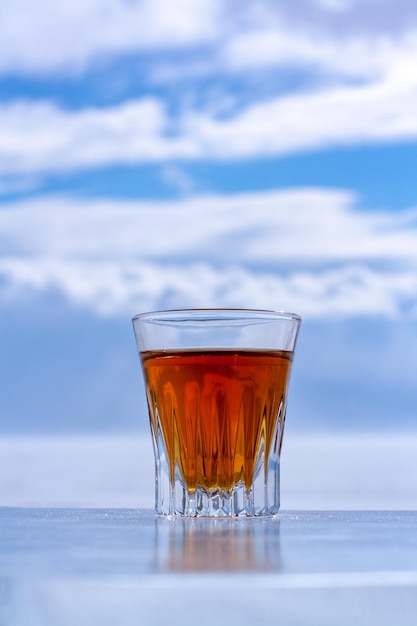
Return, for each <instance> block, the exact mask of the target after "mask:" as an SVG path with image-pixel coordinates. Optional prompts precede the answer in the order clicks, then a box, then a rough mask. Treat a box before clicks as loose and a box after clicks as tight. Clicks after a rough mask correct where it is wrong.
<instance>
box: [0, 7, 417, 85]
mask: <svg viewBox="0 0 417 626" xmlns="http://www.w3.org/2000/svg"><path fill="white" fill-rule="evenodd" d="M413 18H414V21H413ZM413 24H414V27H415V9H414V7H413V4H412V3H411V2H410V1H409V0H398V1H397V2H395V3H392V0H385V1H384V0H380V1H379V2H375V1H373V0H365V1H364V0H363V1H362V2H349V3H347V2H345V1H344V0H343V1H342V0H319V1H317V2H312V1H311V0H293V2H290V3H277V2H271V1H269V0H256V1H255V2H253V1H247V2H245V3H242V2H236V1H233V0H176V2H172V1H171V0H72V2H71V3H68V2H67V3H65V2H50V0H3V2H2V3H1V4H0V72H5V73H15V72H16V73H21V72H23V73H34V74H38V73H44V74H45V73H51V72H54V73H56V74H60V73H62V71H66V72H68V71H82V70H83V69H85V68H87V67H89V66H91V65H92V64H93V63H94V62H95V61H96V60H97V59H98V58H101V59H107V58H109V57H110V56H114V55H118V54H126V53H127V54H132V53H137V52H141V51H146V50H158V51H159V52H161V51H171V50H172V49H173V48H179V49H183V50H195V49H196V48H199V47H200V48H202V49H206V50H208V51H209V52H210V54H212V55H213V57H216V50H217V49H219V47H220V48H221V46H222V45H223V44H225V45H226V48H227V47H228V45H229V42H230V43H231V49H233V48H235V49H236V47H237V48H239V45H240V44H239V42H241V40H242V39H241V38H242V37H243V38H244V37H245V33H249V34H250V33H251V32H252V31H253V32H255V33H258V34H262V33H264V34H265V35H268V32H271V31H272V32H273V33H274V36H278V37H282V38H283V39H284V40H286V41H287V44H286V46H285V49H286V54H287V55H288V53H291V52H292V53H294V55H295V59H297V58H300V53H299V50H298V45H300V50H306V45H307V47H310V48H311V45H313V48H314V43H315V42H316V43H317V48H318V50H320V49H323V48H324V49H325V48H326V46H327V45H328V43H330V44H331V45H332V42H333V44H334V43H335V42H340V48H339V51H340V50H341V49H342V46H343V45H345V44H346V43H347V46H348V48H349V47H350V48H351V43H349V42H350V41H351V40H355V38H356V37H357V36H359V37H360V38H361V39H363V40H364V44H365V47H368V49H370V50H372V42H373V43H375V41H376V42H378V40H379V39H380V38H385V39H386V38H388V39H390V38H392V41H394V42H395V41H398V40H399V39H400V38H401V36H402V35H403V34H404V33H405V32H407V31H409V30H411V29H412V28H413ZM289 33H290V34H291V37H293V40H294V42H297V44H298V45H297V46H294V45H293V44H292V43H291V39H290V38H289V37H288V34H289ZM374 37H375V38H376V40H375V41H372V40H373V38H374ZM235 38H236V43H235V42H234V39H235ZM303 38H305V41H306V43H303ZM369 40H371V41H369ZM323 42H324V46H323ZM326 42H327V43H326ZM367 42H368V43H367ZM260 44H261V49H264V45H263V44H262V42H261V41H260ZM359 45H360V46H361V45H362V44H359ZM313 48H311V52H312V54H313V58H314V57H315V56H317V54H316V52H315V51H314V49H313ZM373 50H374V54H375V52H376V51H377V46H375V45H374V46H373ZM252 52H254V54H255V58H256V57H257V56H258V55H257V53H256V49H252ZM374 54H371V55H370V56H369V55H363V57H362V61H363V64H364V65H366V64H367V63H371V64H372V63H373V58H374ZM346 56H347V55H343V54H342V55H337V56H336V57H335V60H337V61H338V62H340V63H341V65H342V66H343V65H344V64H345V63H346ZM243 58H244V59H245V60H246V61H247V63H248V67H250V66H251V65H252V60H251V56H250V55H247V54H245V53H243ZM258 58H259V57H258ZM335 60H331V61H332V62H335Z"/></svg>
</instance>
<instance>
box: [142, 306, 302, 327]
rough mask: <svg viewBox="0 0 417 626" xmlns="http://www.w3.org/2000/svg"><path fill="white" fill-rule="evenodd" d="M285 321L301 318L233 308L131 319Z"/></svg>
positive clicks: (167, 312)
mask: <svg viewBox="0 0 417 626" xmlns="http://www.w3.org/2000/svg"><path fill="white" fill-rule="evenodd" d="M245 318H246V319H252V320H256V319H259V320H270V321H278V320H287V321H293V322H298V323H300V322H301V321H302V318H301V316H300V315H298V314H297V313H291V312H289V311H283V310H282V311H276V310H272V309H244V308H233V307H226V308H222V307H218V308H216V307H213V308H185V309H181V308H180V309H162V310H159V311H146V312H144V313H138V314H137V315H134V316H133V317H132V321H133V322H136V321H143V322H152V321H166V322H172V323H181V322H190V321H193V322H196V321H205V322H207V321H210V320H218V321H220V320H224V321H231V320H239V319H240V320H243V319H245Z"/></svg>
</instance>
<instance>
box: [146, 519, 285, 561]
mask: <svg viewBox="0 0 417 626" xmlns="http://www.w3.org/2000/svg"><path fill="white" fill-rule="evenodd" d="M155 523H156V531H155V532H156V567H157V570H158V571H163V572H213V571H240V572H245V571H254V570H256V571H266V570H268V571H271V570H275V571H277V570H279V569H280V567H281V556H280V538H279V521H278V520H258V519H253V518H248V519H246V520H237V521H235V520H233V519H230V518H229V519H227V518H226V519H224V518H223V519H219V518H217V519H212V518H211V519H210V518H205V519H184V518H183V519H181V518H177V519H175V520H174V521H173V522H171V523H168V522H166V520H164V519H162V518H158V519H157V520H156V522H155Z"/></svg>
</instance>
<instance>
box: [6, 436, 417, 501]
mask: <svg viewBox="0 0 417 626" xmlns="http://www.w3.org/2000/svg"><path fill="white" fill-rule="evenodd" d="M153 472H154V470H153V452H152V446H151V440H150V435H149V436H148V435H143V436H138V435H135V436H114V437H111V436H105V437H104V436H102V437H97V436H94V437H85V436H80V437H27V436H26V437H2V438H0V505H3V506H22V507H32V506H33V507H39V506H40V507H113V508H117V507H127V508H130V507H134V508H135V507H138V508H152V507H153V503H154V476H153ZM281 502H282V508H284V509H300V510H306V509H309V510H390V509H391V510H392V509H396V510H416V509H417V436H416V435H398V434H397V435H388V434H384V435H371V434H349V435H320V436H316V437H307V436H305V437H301V436H294V435H292V436H286V437H285V438H284V447H283V454H282V465H281Z"/></svg>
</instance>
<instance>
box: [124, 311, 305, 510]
mask: <svg viewBox="0 0 417 626" xmlns="http://www.w3.org/2000/svg"><path fill="white" fill-rule="evenodd" d="M300 323H301V318H300V317H299V316H298V315H295V314H294V313H286V312H280V311H261V310H249V309H187V310H185V309H184V310H174V311H157V312H151V313H142V314H140V315H136V316H135V317H134V318H133V326H134V331H135V337H136V342H137V346H138V350H139V356H140V361H141V365H142V371H143V377H144V383H145V388H146V397H147V403H148V412H149V418H150V425H151V433H152V440H153V446H154V454H155V473H156V476H155V508H156V511H157V512H158V513H160V514H162V515H167V516H170V517H174V516H193V517H198V516H206V517H207V516H208V517H212V516H214V517H218V516H262V515H275V514H276V513H277V512H278V510H279V506H280V454H281V446H282V438H283V433H284V424H285V415H286V406H287V393H288V385H289V379H290V372H291V366H292V361H293V355H294V349H295V345H296V340H297V335H298V331H299V327H300Z"/></svg>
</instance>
